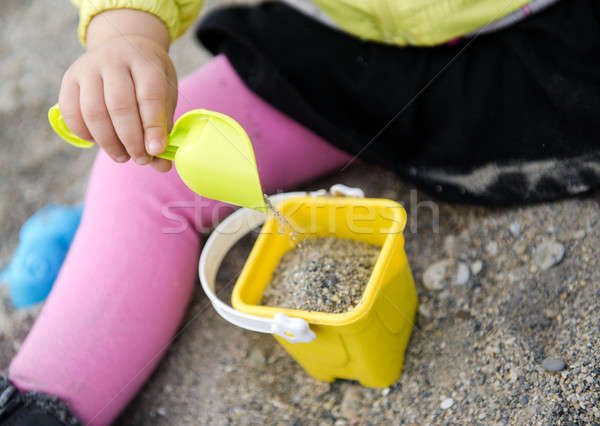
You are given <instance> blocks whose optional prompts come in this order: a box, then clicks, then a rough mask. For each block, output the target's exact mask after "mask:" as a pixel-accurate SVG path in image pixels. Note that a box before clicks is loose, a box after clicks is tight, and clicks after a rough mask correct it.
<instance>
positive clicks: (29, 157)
mask: <svg viewBox="0 0 600 426" xmlns="http://www.w3.org/2000/svg"><path fill="white" fill-rule="evenodd" d="M208 3H209V5H208V6H209V7H212V6H214V4H215V1H211V2H208ZM0 24H1V25H0V32H1V37H0V100H1V102H0V140H1V144H2V150H3V151H2V155H1V156H0V170H1V173H2V179H0V218H1V222H0V223H1V224H2V226H1V227H0V241H1V242H2V243H1V247H0V267H1V266H4V265H6V264H7V262H8V259H9V256H10V254H11V253H12V251H13V249H14V247H15V245H16V242H17V232H18V229H19V227H20V225H21V224H22V223H23V221H24V220H25V219H26V218H27V217H28V216H29V215H31V214H32V213H33V212H35V211H36V210H38V209H39V208H41V207H42V206H44V205H45V204H47V203H49V202H58V203H75V202H80V201H82V197H83V193H84V187H85V182H86V179H87V175H88V172H89V168H90V165H91V162H92V160H93V155H94V153H93V151H84V150H76V149H73V148H71V147H70V146H68V145H67V144H64V143H63V142H60V141H59V140H58V139H57V138H56V137H55V136H54V135H53V134H52V133H51V130H50V128H49V126H48V125H47V123H46V118H45V116H46V111H47V108H48V107H49V106H50V105H51V104H52V103H54V101H55V99H56V97H57V93H58V85H59V82H60V78H61V74H62V72H63V71H64V69H65V68H66V67H67V66H68V64H69V63H70V62H71V61H72V60H73V59H74V58H76V57H77V55H78V54H79V53H80V47H79V46H78V44H77V42H76V41H75V25H76V12H75V10H74V9H73V8H72V7H71V6H70V4H69V2H67V1H64V2H53V3H52V5H51V6H50V5H49V3H48V2H43V1H41V0H35V1H33V0H27V1H23V0H3V2H2V13H1V14H0ZM191 38H192V37H191V34H190V35H188V36H186V37H185V38H184V39H183V40H181V41H178V42H177V43H176V44H175V46H174V48H173V52H174V55H175V60H176V63H177V64H178V68H179V73H180V75H183V74H185V73H186V72H189V71H190V70H192V69H194V68H195V67H196V66H198V65H200V64H201V63H202V62H204V61H205V60H206V58H207V55H206V54H205V53H203V52H202V51H201V50H200V49H199V48H197V47H195V46H194V45H193V43H192V41H191ZM337 182H341V183H344V184H346V185H350V186H361V187H362V188H364V189H365V191H366V193H367V195H368V196H374V197H385V198H390V199H393V200H397V201H399V202H401V203H403V204H404V205H405V207H406V209H407V212H408V218H409V221H408V225H407V230H406V252H407V254H408V258H409V261H410V263H411V266H412V268H413V274H414V277H415V281H416V285H417V291H418V294H419V300H420V303H421V305H420V308H419V315H418V319H417V323H416V325H415V329H414V332H413V336H412V338H411V341H410V343H409V346H408V350H407V353H406V361H405V365H404V372H403V374H402V376H401V378H400V380H399V381H398V382H397V383H396V384H394V385H393V386H391V387H390V388H387V389H383V390H374V389H367V388H363V387H360V386H359V385H357V384H356V383H353V382H349V381H338V382H335V383H333V384H328V383H320V382H317V381H315V380H313V379H311V378H310V377H309V376H307V375H306V374H305V373H304V371H303V370H302V368H301V367H300V366H298V365H297V364H296V363H295V362H294V361H293V360H292V359H291V358H290V357H289V356H288V355H287V353H286V352H285V351H284V350H283V349H282V348H281V347H280V346H279V345H278V344H277V343H276V342H275V340H274V339H273V338H272V337H271V336H266V335H260V334H256V333H252V332H246V331H243V330H240V329H238V328H236V327H234V326H232V325H229V324H227V323H226V322H225V321H223V320H221V319H220V318H219V317H218V316H217V315H216V314H215V312H214V311H213V309H212V308H211V307H210V305H209V303H208V302H207V300H206V298H205V297H204V296H203V295H202V294H201V289H200V288H199V287H198V288H197V289H196V294H195V296H194V299H193V301H192V303H191V305H190V307H189V310H188V313H187V315H186V318H185V320H184V322H183V325H182V329H181V332H180V334H179V335H178V336H177V338H176V339H175V341H174V343H173V345H172V346H171V347H170V349H169V350H168V352H167V354H166V356H165V358H164V360H163V361H162V363H161V364H160V365H159V367H158V369H157V371H156V373H155V374H154V375H153V377H152V378H151V380H150V381H149V383H148V384H147V385H146V386H145V387H144V388H143V390H142V392H141V393H140V394H139V396H138V397H137V398H136V399H135V400H134V401H133V402H132V404H131V405H130V407H129V408H128V409H127V410H126V411H125V413H124V414H123V415H122V417H121V419H120V420H119V422H118V424H121V425H146V424H148V425H150V424H151V425H190V424H261V423H262V424H273V423H277V424H293V425H302V424H305V425H308V424H338V425H346V424H352V425H357V424H390V423H393V424H398V423H405V424H421V423H429V424H467V423H469V424H470V423H473V424H494V423H496V424H497V423H506V424H557V423H563V424H568V423H570V422H573V423H575V424H599V423H600V408H599V407H600V385H599V382H600V351H599V350H598V348H599V347H600V268H599V267H598V261H597V259H598V258H599V257H600V222H599V217H600V214H599V209H598V207H599V206H598V200H599V199H600V197H599V196H598V194H595V195H592V196H590V197H587V198H573V199H569V200H564V201H560V202H555V203H547V204H540V205H536V206H529V207H518V208H511V209H493V210H492V209H483V208H475V207H461V206H456V205H449V204H442V203H438V204H435V203H432V202H431V200H430V199H429V198H427V197H426V196H424V195H423V194H421V193H419V192H416V191H412V190H411V188H410V187H407V186H405V185H404V184H403V183H402V182H400V181H399V180H398V179H397V178H396V177H395V176H394V175H393V174H391V173H387V172H385V171H383V170H381V169H378V168H375V167H371V166H366V165H356V166H354V167H352V168H350V169H348V170H346V171H345V172H344V173H342V174H339V175H337V176H335V177H332V178H328V179H324V180H321V181H319V182H316V183H312V184H309V185H306V186H305V187H304V189H318V188H324V187H328V186H329V185H331V184H332V183H337ZM436 216H437V217H439V221H434V220H432V219H434V218H435V217H436ZM515 223H518V226H516V225H515ZM249 244H250V242H249V241H246V242H245V245H244V244H242V245H240V246H239V247H237V248H236V249H235V250H234V251H233V252H232V253H231V254H230V255H229V256H228V258H227V260H226V264H225V265H224V267H223V268H222V271H221V274H220V283H221V284H220V287H219V289H220V291H221V292H222V297H223V298H224V299H225V300H227V299H228V292H229V291H230V289H231V286H232V283H233V282H234V280H235V278H236V276H237V273H238V271H239V270H240V269H241V267H242V265H243V261H244V258H245V256H246V253H247V250H248V248H249ZM559 246H560V247H562V249H561V248H559ZM542 254H543V255H542ZM442 260H448V262H446V265H447V266H448V269H447V270H448V271H450V272H448V276H449V277H450V278H447V276H446V274H444V277H445V278H444V280H445V281H444V284H443V285H441V288H440V289H430V288H428V287H426V286H425V285H424V282H423V274H424V272H425V271H426V270H427V268H429V267H430V266H431V265H432V264H435V263H436V262H438V261H442ZM460 263H462V264H464V265H466V266H468V268H469V272H470V273H469V276H468V278H467V280H466V282H465V283H464V284H462V285H458V282H463V281H464V275H465V274H464V268H463V267H459V266H458V264H460ZM459 269H460V270H462V271H463V272H461V274H462V275H461V278H462V279H461V280H459V281H457V282H455V281H454V277H458V271H459ZM5 290H6V289H5V288H0V369H3V370H5V368H6V367H7V366H8V363H9V361H10V358H11V357H12V355H13V354H14V352H15V351H16V350H17V349H18V347H19V345H20V344H21V342H22V339H23V338H24V336H25V334H26V332H27V330H28V329H29V327H30V325H31V323H32V321H33V319H34V318H35V317H36V315H37V314H38V312H39V307H36V308H33V309H30V310H24V311H17V312H15V311H14V310H12V308H11V307H10V305H9V303H8V301H7V296H6V291H5ZM548 359H554V360H560V361H563V362H564V366H562V363H560V365H559V364H555V363H554V362H553V364H554V366H555V367H559V366H560V367H562V369H560V370H559V371H548V369H547V368H545V367H544V364H546V367H548V361H546V363H545V362H544V361H545V360H548Z"/></svg>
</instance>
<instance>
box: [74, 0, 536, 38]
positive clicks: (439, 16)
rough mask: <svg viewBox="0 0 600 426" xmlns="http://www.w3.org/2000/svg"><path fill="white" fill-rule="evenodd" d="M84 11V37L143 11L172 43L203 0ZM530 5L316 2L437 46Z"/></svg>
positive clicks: (431, 0) (479, 0)
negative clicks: (108, 14)
mask: <svg viewBox="0 0 600 426" xmlns="http://www.w3.org/2000/svg"><path fill="white" fill-rule="evenodd" d="M72 1H73V3H75V4H76V5H78V6H79V8H80V22H79V38H80V40H81V42H82V43H84V44H85V34H86V30H87V26H88V24H89V23H90V21H91V19H92V18H93V17H94V15H96V14H98V13H100V12H102V11H104V10H107V9H121V8H126V9H137V10H143V11H146V12H150V13H152V14H154V15H156V16H157V17H159V18H160V19H161V20H162V21H163V22H164V23H165V25H166V26H167V28H168V29H169V34H170V36H171V40H174V39H176V38H177V37H179V36H180V35H181V34H183V33H184V32H185V31H186V30H187V28H188V27H189V26H190V25H191V24H192V23H193V22H194V20H195V19H196V17H197V16H198V13H199V12H200V8H201V7H202V0H72ZM529 1H530V0H506V1H498V0H314V3H316V4H317V5H318V6H319V7H320V8H321V9H322V10H323V11H324V12H325V13H326V14H327V15H328V16H329V17H330V18H331V20H332V21H334V22H335V23H336V24H337V25H338V26H339V27H340V28H342V29H344V30H345V31H347V32H349V33H351V34H353V35H355V36H357V37H360V38H362V39H366V40H374V41H379V42H383V43H389V44H395V45H399V46H405V45H417V46H431V45H436V44H440V43H444V42H446V41H449V40H452V39H454V38H456V37H459V36H461V35H463V34H466V33H469V32H471V31H474V30H476V29H478V28H481V27H483V26H484V25H487V24H489V23H491V22H494V21H496V20H498V19H500V18H502V17H503V16H506V15H508V14H509V13H511V12H513V11H515V10H516V9H518V8H520V7H521V6H523V5H525V4H527V3H528V2H529Z"/></svg>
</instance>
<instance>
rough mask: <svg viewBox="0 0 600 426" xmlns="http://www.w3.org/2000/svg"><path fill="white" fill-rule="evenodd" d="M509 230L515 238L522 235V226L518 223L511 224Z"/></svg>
mask: <svg viewBox="0 0 600 426" xmlns="http://www.w3.org/2000/svg"><path fill="white" fill-rule="evenodd" d="M508 230H509V231H510V234H511V235H512V236H513V237H515V238H517V237H518V236H519V235H521V225H520V224H519V222H517V221H515V222H513V223H511V224H510V225H509V226H508Z"/></svg>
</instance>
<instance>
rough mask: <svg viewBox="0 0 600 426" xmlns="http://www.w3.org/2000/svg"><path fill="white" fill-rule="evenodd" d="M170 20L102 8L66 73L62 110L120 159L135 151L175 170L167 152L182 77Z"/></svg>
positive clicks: (77, 129) (142, 160) (78, 129)
mask: <svg viewBox="0 0 600 426" xmlns="http://www.w3.org/2000/svg"><path fill="white" fill-rule="evenodd" d="M169 41H170V40H169V34H168V31H167V28H166V26H165V25H164V24H163V23H162V21H160V20H159V19H158V18H156V17H155V16H153V15H150V14H148V13H145V12H141V11H135V10H127V9H117V10H110V11H106V12H103V13H101V14H99V15H97V16H96V17H94V19H93V20H92V21H91V23H90V25H89V27H88V31H87V52H86V53H85V54H83V55H82V56H81V57H80V58H79V59H77V61H75V62H74V63H73V65H71V67H70V68H69V69H68V70H67V72H66V73H65V75H64V77H63V81H62V86H61V89H60V95H59V106H60V111H61V114H62V116H63V118H64V120H65V122H66V124H67V126H69V129H71V130H72V131H73V133H75V134H76V135H77V136H79V137H81V138H83V139H86V140H93V141H94V142H96V143H97V144H98V145H100V146H101V147H102V149H104V150H105V151H106V153H107V154H108V155H109V156H110V157H111V158H112V159H113V160H115V161H117V162H119V163H122V162H125V161H127V160H129V158H133V159H134V161H135V162H136V163H137V164H140V165H145V164H151V165H152V166H153V167H154V168H155V169H156V170H159V171H168V170H169V169H170V168H171V162H170V161H167V160H164V159H160V158H153V157H152V155H158V154H160V153H162V152H163V151H164V149H165V147H166V144H167V134H168V130H169V129H170V127H171V124H172V121H173V112H174V110H175V104H176V102H177V77H176V73H175V69H174V67H173V64H172V62H171V60H170V58H169V55H168V47H169Z"/></svg>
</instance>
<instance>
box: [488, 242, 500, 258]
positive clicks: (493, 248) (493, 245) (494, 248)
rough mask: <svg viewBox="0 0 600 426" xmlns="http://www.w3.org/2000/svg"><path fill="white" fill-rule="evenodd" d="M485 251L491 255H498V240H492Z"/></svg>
mask: <svg viewBox="0 0 600 426" xmlns="http://www.w3.org/2000/svg"><path fill="white" fill-rule="evenodd" d="M485 251H487V252H488V254H489V255H491V256H496V255H497V254H498V243H497V242H496V241H490V242H489V243H487V245H486V246H485Z"/></svg>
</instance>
